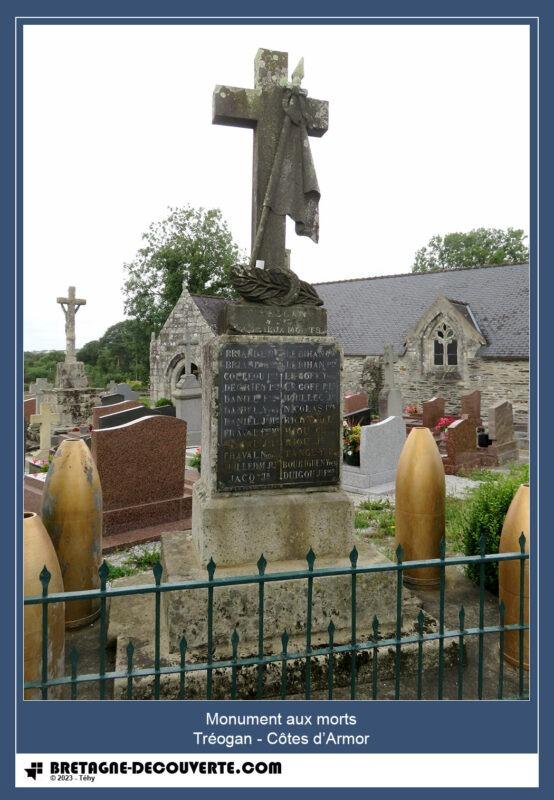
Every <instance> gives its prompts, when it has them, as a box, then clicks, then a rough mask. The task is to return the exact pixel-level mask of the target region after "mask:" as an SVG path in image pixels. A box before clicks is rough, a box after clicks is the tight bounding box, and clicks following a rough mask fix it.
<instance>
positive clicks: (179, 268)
mask: <svg viewBox="0 0 554 800" xmlns="http://www.w3.org/2000/svg"><path fill="white" fill-rule="evenodd" d="M142 238H143V240H144V242H145V245H144V247H142V248H141V249H140V250H139V251H138V253H137V255H136V256H135V258H134V260H133V261H131V262H129V263H127V264H125V265H124V268H125V270H126V272H127V276H128V277H127V280H126V281H125V284H124V288H123V293H124V296H125V311H126V313H127V314H129V316H131V317H134V318H136V319H140V320H142V321H143V323H146V325H147V326H148V327H149V330H159V329H160V328H161V326H162V325H163V324H164V322H165V321H166V319H167V317H168V315H169V313H170V311H171V310H172V309H173V307H174V306H175V304H176V302H177V300H178V299H179V297H180V295H181V291H182V288H183V282H185V284H186V286H187V289H188V290H189V292H191V293H193V294H209V295H218V296H220V297H230V296H232V294H233V292H232V288H231V282H230V278H229V275H230V270H231V267H232V266H233V265H234V264H236V263H238V262H239V261H240V260H242V259H243V255H242V254H241V253H240V251H239V248H238V246H237V245H236V244H235V242H234V240H233V237H232V235H231V232H230V230H229V228H228V226H227V223H226V222H225V221H224V219H223V217H222V215H221V211H220V210H219V209H208V210H206V209H204V208H192V207H191V206H185V207H184V208H171V209H170V214H169V216H168V217H166V219H164V220H162V221H161V222H155V223H152V225H150V227H149V228H148V230H147V231H146V233H144V234H143V237H142Z"/></svg>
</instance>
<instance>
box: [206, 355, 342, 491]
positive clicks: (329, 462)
mask: <svg viewBox="0 0 554 800" xmlns="http://www.w3.org/2000/svg"><path fill="white" fill-rule="evenodd" d="M220 358H221V361H220V371H219V432H218V434H219V435H218V463H217V487H218V489H219V490H220V491H243V490H249V489H264V488H265V489H270V488H276V487H282V486H328V485H334V484H338V483H339V480H340V460H341V453H340V442H339V437H338V433H337V432H338V431H339V430H340V356H339V352H338V351H337V349H336V347H335V346H334V345H332V344H316V343H311V342H307V343H292V342H289V343H269V342H260V343H255V344H252V343H251V344H246V343H245V344H242V343H236V344H226V345H224V346H223V348H222V351H221V356H220Z"/></svg>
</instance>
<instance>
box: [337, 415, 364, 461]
mask: <svg viewBox="0 0 554 800" xmlns="http://www.w3.org/2000/svg"><path fill="white" fill-rule="evenodd" d="M361 437H362V426H361V425H349V424H348V423H347V422H346V420H344V422H343V428H342V451H343V454H344V455H347V456H353V455H354V453H359V451H360V439H361Z"/></svg>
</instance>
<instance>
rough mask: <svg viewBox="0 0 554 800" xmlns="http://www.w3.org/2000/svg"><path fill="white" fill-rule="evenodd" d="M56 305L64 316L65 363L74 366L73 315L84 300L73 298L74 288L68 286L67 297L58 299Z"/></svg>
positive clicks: (82, 304) (75, 359)
mask: <svg viewBox="0 0 554 800" xmlns="http://www.w3.org/2000/svg"><path fill="white" fill-rule="evenodd" d="M56 302H57V303H59V304H60V305H61V307H62V311H63V313H64V314H65V363H66V364H74V363H75V362H76V361H77V356H76V354H75V314H76V313H77V311H78V310H79V308H80V307H81V306H84V305H86V302H87V301H86V300H82V299H81V298H78V297H75V287H74V286H70V287H69V289H68V290H67V297H58V299H57V301H56Z"/></svg>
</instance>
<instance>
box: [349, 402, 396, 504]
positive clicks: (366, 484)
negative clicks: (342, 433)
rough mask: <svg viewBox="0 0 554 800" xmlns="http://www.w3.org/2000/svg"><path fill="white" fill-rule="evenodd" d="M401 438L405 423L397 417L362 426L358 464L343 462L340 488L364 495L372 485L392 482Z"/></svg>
mask: <svg viewBox="0 0 554 800" xmlns="http://www.w3.org/2000/svg"><path fill="white" fill-rule="evenodd" d="M405 441H406V425H405V424H404V420H403V419H402V417H401V416H398V417H389V418H388V419H385V420H383V421H382V422H377V423H376V424H374V425H364V426H363V427H362V435H361V441H360V466H359V467H353V466H350V465H349V464H344V465H343V476H342V487H343V489H345V491H347V492H353V493H355V494H366V493H367V492H368V491H369V490H370V489H371V488H372V487H374V486H382V485H383V484H388V483H391V482H393V481H394V479H395V475H396V467H397V465H398V459H399V458H400V453H401V452H402V448H403V447H404V443H405Z"/></svg>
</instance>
